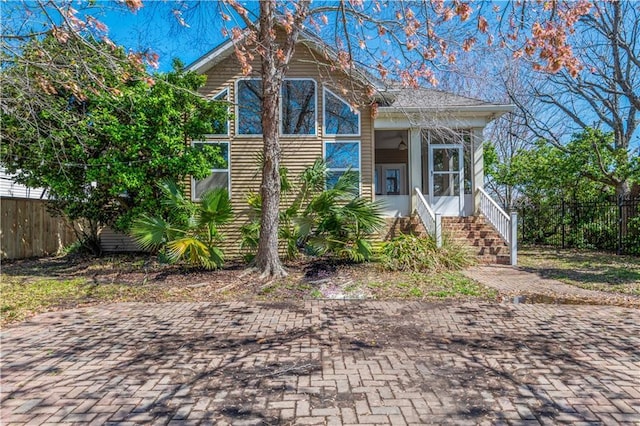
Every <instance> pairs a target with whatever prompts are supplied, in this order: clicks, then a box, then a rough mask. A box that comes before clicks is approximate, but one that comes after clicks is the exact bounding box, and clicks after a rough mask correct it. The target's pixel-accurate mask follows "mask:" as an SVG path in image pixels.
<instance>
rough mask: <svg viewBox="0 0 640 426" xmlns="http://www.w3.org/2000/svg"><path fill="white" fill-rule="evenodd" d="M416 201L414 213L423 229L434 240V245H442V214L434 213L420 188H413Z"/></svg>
mask: <svg viewBox="0 0 640 426" xmlns="http://www.w3.org/2000/svg"><path fill="white" fill-rule="evenodd" d="M415 193H416V198H417V200H418V201H417V203H416V213H417V214H418V217H419V218H420V221H421V222H422V224H423V225H424V227H425V229H426V230H427V232H428V233H429V235H431V236H432V237H433V238H434V239H435V240H436V246H437V247H442V215H441V214H440V213H435V212H434V211H433V209H432V208H431V206H430V205H429V203H428V202H427V200H426V199H425V198H424V195H422V192H421V191H420V188H418V187H416V188H415Z"/></svg>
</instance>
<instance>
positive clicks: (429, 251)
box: [378, 234, 475, 272]
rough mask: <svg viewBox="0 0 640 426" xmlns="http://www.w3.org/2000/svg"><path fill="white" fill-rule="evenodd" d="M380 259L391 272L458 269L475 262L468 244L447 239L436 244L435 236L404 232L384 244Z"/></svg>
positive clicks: (383, 265)
mask: <svg viewBox="0 0 640 426" xmlns="http://www.w3.org/2000/svg"><path fill="white" fill-rule="evenodd" d="M378 260H379V261H380V263H381V264H382V267H383V268H384V269H386V270H389V271H414V272H435V271H443V270H459V269H462V268H465V267H467V266H470V265H472V264H473V263H474V261H475V259H474V257H473V256H472V255H471V254H470V253H469V252H468V250H467V249H466V247H464V246H461V245H458V244H455V243H454V242H452V241H450V240H449V239H448V238H444V240H443V243H442V247H440V248H438V247H436V242H435V240H434V239H433V238H431V237H429V238H421V237H417V236H415V235H411V234H401V235H399V236H398V237H396V238H394V239H392V240H391V241H388V242H385V243H382V245H381V248H380V254H379V257H378Z"/></svg>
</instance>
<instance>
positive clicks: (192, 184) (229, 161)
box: [191, 139, 231, 201]
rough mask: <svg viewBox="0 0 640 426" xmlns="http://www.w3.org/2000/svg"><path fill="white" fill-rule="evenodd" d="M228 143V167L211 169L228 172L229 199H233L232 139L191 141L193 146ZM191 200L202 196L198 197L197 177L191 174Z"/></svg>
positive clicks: (197, 199)
mask: <svg viewBox="0 0 640 426" xmlns="http://www.w3.org/2000/svg"><path fill="white" fill-rule="evenodd" d="M225 143H226V144H227V168H226V169H210V171H211V173H210V175H211V174H213V173H227V192H228V193H229V199H231V141H229V140H228V139H224V140H216V139H206V140H196V141H191V147H194V146H195V144H208V145H214V144H225ZM191 200H192V201H200V198H198V197H196V179H195V178H194V177H193V176H191Z"/></svg>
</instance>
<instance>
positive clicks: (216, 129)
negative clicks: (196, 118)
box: [211, 89, 229, 136]
mask: <svg viewBox="0 0 640 426" xmlns="http://www.w3.org/2000/svg"><path fill="white" fill-rule="evenodd" d="M213 100H214V101H220V102H221V103H222V102H228V101H229V89H224V90H222V91H221V92H220V93H218V94H217V95H215V96H214V97H213ZM227 112H228V108H227ZM211 134H212V135H225V136H226V135H228V134H229V121H227V120H224V121H220V120H214V121H213V132H212V133H211Z"/></svg>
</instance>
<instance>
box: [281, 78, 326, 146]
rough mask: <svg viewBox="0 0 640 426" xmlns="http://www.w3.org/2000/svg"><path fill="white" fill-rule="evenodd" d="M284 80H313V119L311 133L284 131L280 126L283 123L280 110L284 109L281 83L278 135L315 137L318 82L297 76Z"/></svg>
mask: <svg viewBox="0 0 640 426" xmlns="http://www.w3.org/2000/svg"><path fill="white" fill-rule="evenodd" d="M284 81H312V82H313V90H314V92H315V101H316V102H315V108H314V110H313V112H314V119H313V133H300V134H297V133H284V131H283V130H284V129H283V128H282V127H283V125H284V121H283V120H282V112H283V109H284V96H283V93H282V92H284V85H282V89H281V92H280V105H279V114H280V129H279V133H280V136H283V137H285V138H290V137H296V138H300V137H302V138H304V137H316V136H318V83H317V82H316V81H315V80H314V79H313V78H306V77H299V78H285V79H284Z"/></svg>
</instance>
